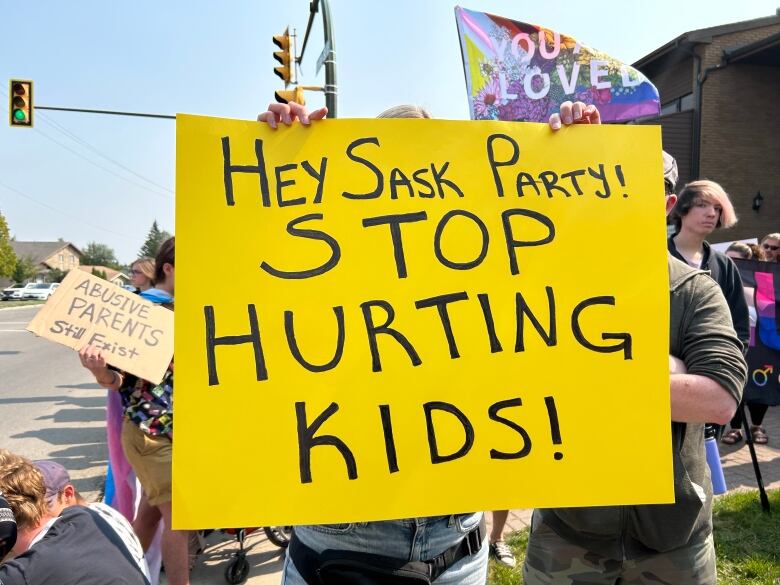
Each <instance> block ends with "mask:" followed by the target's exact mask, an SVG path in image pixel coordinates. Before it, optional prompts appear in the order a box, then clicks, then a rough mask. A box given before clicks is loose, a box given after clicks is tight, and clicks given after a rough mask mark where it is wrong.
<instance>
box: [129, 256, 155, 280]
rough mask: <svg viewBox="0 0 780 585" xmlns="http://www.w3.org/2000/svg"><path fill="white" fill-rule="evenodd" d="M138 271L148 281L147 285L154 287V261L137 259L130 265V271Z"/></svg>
mask: <svg viewBox="0 0 780 585" xmlns="http://www.w3.org/2000/svg"><path fill="white" fill-rule="evenodd" d="M133 269H135V270H138V271H140V272H141V273H143V275H144V276H145V277H146V278H148V279H149V283H150V284H151V285H154V259H153V258H139V259H138V260H136V261H135V262H133V263H132V264H131V265H130V270H133Z"/></svg>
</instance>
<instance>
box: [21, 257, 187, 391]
mask: <svg viewBox="0 0 780 585" xmlns="http://www.w3.org/2000/svg"><path fill="white" fill-rule="evenodd" d="M27 330H28V331H32V332H33V333H35V334H36V335H39V336H41V337H44V338H46V339H48V340H50V341H54V342H55V343H60V344H62V345H65V346H66V347H70V348H72V349H75V350H81V349H83V348H84V347H86V346H89V345H92V346H95V350H94V351H88V352H84V353H83V354H80V358H81V360H82V364H84V366H85V367H87V368H88V369H90V370H93V368H94V370H93V372H94V371H96V372H98V373H99V374H100V373H103V372H102V368H103V367H105V363H106V362H107V363H109V364H111V365H113V366H116V367H118V368H120V369H122V370H125V371H127V372H131V373H133V374H135V375H136V376H138V377H140V378H143V379H144V380H149V381H151V382H155V383H156V382H159V381H160V380H162V378H163V375H164V374H165V371H166V370H167V369H168V364H169V363H170V361H171V358H172V357H173V313H172V312H171V311H169V310H167V309H164V308H162V307H160V306H158V305H155V304H153V303H150V302H149V301H147V300H144V299H142V298H141V297H140V296H138V295H135V294H133V293H130V292H128V291H126V290H125V289H122V288H120V287H118V286H116V285H115V284H111V283H110V282H107V281H105V280H103V279H101V278H98V277H96V276H92V275H91V274H87V273H85V272H82V271H80V270H72V271H71V272H70V273H68V276H66V277H65V279H64V280H63V281H62V284H61V285H60V287H59V288H58V289H57V292H55V293H54V294H53V295H52V296H51V297H50V298H49V300H48V301H47V302H46V305H45V306H44V307H43V309H41V310H40V312H38V314H37V315H36V316H35V317H34V318H33V320H32V321H30V324H29V325H28V326H27ZM87 364H89V365H87ZM102 378H103V379H105V377H103V376H102Z"/></svg>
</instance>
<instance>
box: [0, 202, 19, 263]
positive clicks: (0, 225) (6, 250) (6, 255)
mask: <svg viewBox="0 0 780 585" xmlns="http://www.w3.org/2000/svg"><path fill="white" fill-rule="evenodd" d="M14 268H16V254H15V253H14V249H13V248H12V247H11V234H10V232H9V231H8V223H6V221H5V217H3V214H2V213H0V276H11V275H12V274H13V273H14Z"/></svg>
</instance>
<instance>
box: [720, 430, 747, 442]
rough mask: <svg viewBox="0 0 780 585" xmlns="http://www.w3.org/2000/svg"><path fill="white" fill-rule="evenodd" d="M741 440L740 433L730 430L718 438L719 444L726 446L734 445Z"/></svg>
mask: <svg viewBox="0 0 780 585" xmlns="http://www.w3.org/2000/svg"><path fill="white" fill-rule="evenodd" d="M741 440H742V431H740V430H739V429H731V430H730V431H726V432H725V433H723V436H722V437H721V438H720V442H721V443H726V445H736V444H737V443H739V442H740V441H741Z"/></svg>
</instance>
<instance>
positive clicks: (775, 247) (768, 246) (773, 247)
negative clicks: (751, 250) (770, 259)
mask: <svg viewBox="0 0 780 585" xmlns="http://www.w3.org/2000/svg"><path fill="white" fill-rule="evenodd" d="M761 247H762V248H763V249H764V250H772V251H773V252H777V251H778V250H780V246H772V245H771V244H761Z"/></svg>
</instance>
